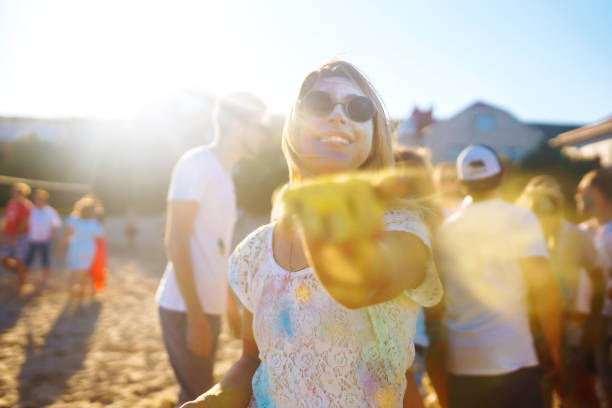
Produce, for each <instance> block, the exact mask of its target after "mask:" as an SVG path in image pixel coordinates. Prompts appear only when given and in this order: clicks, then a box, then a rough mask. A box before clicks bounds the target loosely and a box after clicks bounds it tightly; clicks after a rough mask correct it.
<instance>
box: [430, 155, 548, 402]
mask: <svg viewBox="0 0 612 408" xmlns="http://www.w3.org/2000/svg"><path fill="white" fill-rule="evenodd" d="M504 173H505V170H504V168H503V166H502V164H501V162H500V160H499V157H498V156H497V154H496V153H495V151H494V150H493V149H491V148H490V147H488V146H484V145H471V146H468V147H466V148H465V149H464V150H463V151H462V152H461V154H460V155H459V157H458V158H457V174H458V178H459V181H460V182H461V183H462V185H463V187H464V188H465V189H466V191H467V193H468V194H469V195H470V196H471V197H472V202H471V203H470V204H469V205H466V206H464V207H463V208H462V209H461V210H459V211H458V212H457V213H455V214H453V215H452V216H451V217H449V218H448V219H447V220H446V221H445V222H444V223H443V225H442V226H441V228H440V230H439V232H438V234H437V240H436V241H437V245H436V248H437V251H436V252H437V254H436V257H437V261H438V266H439V268H440V274H441V276H442V279H443V285H444V289H445V307H446V313H447V315H446V318H447V322H446V323H447V330H448V331H447V339H446V341H447V342H448V344H447V356H446V359H447V360H446V370H447V372H448V374H449V376H448V406H449V407H450V408H455V407H523V408H525V407H541V406H543V397H542V391H541V388H540V379H541V373H540V368H539V363H538V359H537V356H536V352H535V350H534V346H533V338H532V335H531V332H530V325H529V312H528V311H532V312H533V314H534V315H535V316H534V317H535V318H536V320H537V322H538V323H539V324H540V326H541V329H542V331H543V333H544V337H545V339H546V342H547V345H548V349H549V350H550V352H551V360H552V366H553V367H554V369H553V371H555V370H556V369H557V368H558V363H559V335H560V332H559V331H560V300H559V293H558V291H559V289H558V287H557V283H556V281H555V280H554V277H553V275H552V273H551V271H550V265H549V260H548V253H547V247H546V242H545V240H544V236H543V233H542V230H541V227H540V225H539V223H538V220H537V218H536V216H535V215H534V214H533V213H532V212H531V211H529V210H527V209H524V208H519V207H517V206H515V205H513V204H510V203H507V202H504V201H502V200H501V197H500V186H501V183H502V180H503V178H504ZM528 299H535V300H536V302H534V303H532V304H530V305H529V306H528Z"/></svg>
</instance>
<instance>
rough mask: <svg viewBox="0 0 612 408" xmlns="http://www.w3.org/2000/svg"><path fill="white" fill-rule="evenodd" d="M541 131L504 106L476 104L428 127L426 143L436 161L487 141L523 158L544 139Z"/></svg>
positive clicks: (515, 157) (510, 155) (513, 157)
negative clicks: (500, 107)
mask: <svg viewBox="0 0 612 408" xmlns="http://www.w3.org/2000/svg"><path fill="white" fill-rule="evenodd" d="M541 139H542V133H541V131H539V130H537V129H535V128H532V127H530V126H528V125H525V124H523V123H521V122H520V121H518V120H517V119H516V118H514V117H513V116H511V115H509V114H508V113H506V112H505V111H503V110H501V109H497V108H495V107H492V106H488V105H484V104H476V105H472V106H471V107H469V108H467V109H466V110H464V111H462V112H460V113H459V114H457V115H455V116H454V117H452V118H450V119H448V120H445V121H438V122H436V123H434V124H432V125H431V126H430V127H429V128H428V134H426V135H425V137H424V138H423V144H424V146H426V147H428V148H429V149H430V150H431V152H432V158H433V161H434V162H436V163H439V162H444V161H451V162H452V161H455V160H456V159H457V156H458V155H459V153H460V152H461V150H462V149H463V148H464V147H466V146H467V145H469V144H473V143H479V144H486V145H489V146H491V147H492V148H493V149H495V150H496V151H497V152H498V153H499V154H501V155H503V156H507V157H508V158H510V159H511V160H520V159H521V158H523V157H524V156H525V155H526V154H527V153H529V152H530V151H531V150H533V149H535V148H537V147H538V146H539V144H540V142H541Z"/></svg>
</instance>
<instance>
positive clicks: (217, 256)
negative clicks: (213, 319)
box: [156, 147, 237, 315]
mask: <svg viewBox="0 0 612 408" xmlns="http://www.w3.org/2000/svg"><path fill="white" fill-rule="evenodd" d="M168 201H195V202H197V203H198V211H197V214H196V217H195V221H194V225H193V232H192V234H191V237H190V238H189V250H190V254H191V264H192V267H193V276H194V280H195V286H196V290H197V292H198V297H199V300H200V305H201V306H202V309H203V310H204V312H205V313H208V314H216V315H220V314H223V312H224V311H225V302H226V298H227V290H226V287H227V260H228V256H229V253H228V252H229V246H230V245H231V242H232V233H233V229H234V224H235V222H236V218H237V216H236V193H235V191H234V184H233V181H232V179H231V177H230V175H229V174H228V173H227V171H225V169H224V168H223V166H222V165H221V163H219V161H218V160H217V159H216V157H215V156H214V155H213V154H212V153H211V152H210V150H208V149H207V148H205V147H199V148H195V149H192V150H190V151H188V152H187V153H185V155H183V157H181V159H180V160H179V161H178V163H177V164H176V166H175V167H174V170H173V172H172V179H171V181H170V188H169V190H168ZM156 299H157V304H158V305H159V306H160V307H163V308H164V309H169V310H175V311H186V307H185V302H184V301H183V298H182V296H181V293H180V290H179V288H178V285H177V283H176V278H175V275H174V269H173V267H172V262H169V263H168V266H167V267H166V271H165V273H164V276H163V278H162V280H161V282H160V284H159V288H158V290H157V295H156Z"/></svg>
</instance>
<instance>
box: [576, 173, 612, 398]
mask: <svg viewBox="0 0 612 408" xmlns="http://www.w3.org/2000/svg"><path fill="white" fill-rule="evenodd" d="M576 202H577V207H578V210H579V211H580V212H581V213H583V214H585V215H590V216H592V217H593V221H594V222H593V224H592V232H593V242H594V244H595V248H596V249H597V252H598V254H599V257H600V263H601V265H602V266H603V270H604V280H605V288H594V292H597V290H598V289H600V290H601V289H603V290H604V292H605V294H604V302H603V308H602V310H601V315H602V317H603V319H602V320H603V321H602V330H603V333H602V336H601V337H602V342H601V344H600V345H599V347H598V348H597V353H596V354H597V355H596V365H597V373H598V381H599V382H600V386H601V389H602V390H604V391H605V394H606V395H605V398H607V400H608V404H610V403H612V167H607V168H601V169H597V170H593V171H591V172H589V173H587V174H586V175H585V176H584V177H583V178H582V180H581V181H580V184H579V185H578V192H577V194H576ZM591 313H594V314H595V315H597V314H598V313H599V311H598V310H592V311H591Z"/></svg>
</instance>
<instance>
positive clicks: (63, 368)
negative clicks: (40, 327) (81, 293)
mask: <svg viewBox="0 0 612 408" xmlns="http://www.w3.org/2000/svg"><path fill="white" fill-rule="evenodd" d="M101 310H102V304H101V303H100V302H95V301H94V302H91V303H87V304H81V303H79V302H76V301H73V300H68V301H67V302H66V304H65V305H64V308H63V310H62V312H61V313H60V315H59V316H58V318H57V320H56V321H55V323H54V324H53V327H52V328H51V330H50V331H49V333H48V334H47V336H46V338H45V343H44V345H43V346H42V347H40V346H38V347H37V345H36V344H34V342H33V340H32V336H31V335H30V334H28V344H27V346H26V361H25V362H24V363H23V365H22V366H21V371H20V373H19V378H18V379H19V402H20V403H19V406H21V407H43V406H46V405H49V404H51V403H53V402H54V401H55V400H56V399H57V398H58V397H59V396H60V395H61V394H62V392H63V390H64V388H65V386H66V382H67V381H68V380H69V379H70V377H72V376H73V375H74V374H75V373H76V372H77V371H78V370H80V369H81V368H82V366H83V360H84V359H85V356H86V355H87V352H88V350H89V345H88V339H89V337H90V336H91V335H92V334H93V332H94V329H95V327H96V324H97V321H98V318H99V316H100V311H101Z"/></svg>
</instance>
